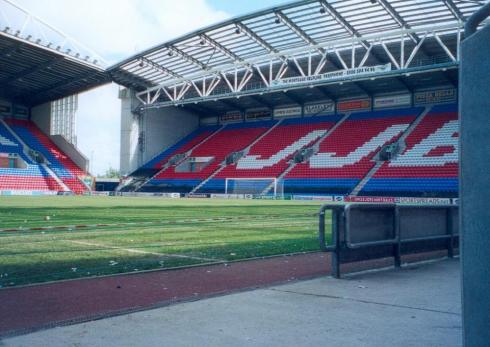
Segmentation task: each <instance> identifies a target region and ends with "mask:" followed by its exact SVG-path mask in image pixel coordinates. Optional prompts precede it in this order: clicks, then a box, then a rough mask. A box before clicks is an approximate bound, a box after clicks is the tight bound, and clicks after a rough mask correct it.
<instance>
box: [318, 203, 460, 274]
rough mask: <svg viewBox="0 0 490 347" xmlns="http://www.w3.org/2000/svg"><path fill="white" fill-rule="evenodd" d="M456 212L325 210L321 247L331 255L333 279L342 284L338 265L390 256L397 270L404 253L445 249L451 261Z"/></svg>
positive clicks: (374, 207)
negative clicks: (329, 231)
mask: <svg viewBox="0 0 490 347" xmlns="http://www.w3.org/2000/svg"><path fill="white" fill-rule="evenodd" d="M327 211H330V213H331V241H330V242H327V237H326V229H327V228H326V218H325V215H326V213H327ZM457 220H458V207H457V206H452V205H451V206H450V205H444V206H414V205H394V204H379V205H368V204H350V205H346V206H340V205H333V204H327V205H323V206H322V208H321V209H320V213H319V241H320V248H321V250H322V251H324V252H332V260H331V266H332V275H333V276H334V277H336V278H340V265H341V264H342V263H348V262H353V261H363V260H369V259H376V258H385V257H389V256H392V257H393V258H394V264H395V266H396V267H400V266H401V256H402V251H403V252H404V253H413V252H421V251H431V250H436V249H437V250H440V249H442V248H444V249H447V252H448V257H453V256H454V245H455V241H456V240H457V239H458V229H457V228H458V223H457Z"/></svg>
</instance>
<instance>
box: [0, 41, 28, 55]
mask: <svg viewBox="0 0 490 347" xmlns="http://www.w3.org/2000/svg"><path fill="white" fill-rule="evenodd" d="M23 45H24V44H23V43H20V42H19V43H16V44H14V45H12V46H10V47H7V48H4V49H2V50H0V58H3V57H6V56H9V55H10V54H12V53H14V52H16V51H17V50H18V49H20V48H21V47H22V46H23Z"/></svg>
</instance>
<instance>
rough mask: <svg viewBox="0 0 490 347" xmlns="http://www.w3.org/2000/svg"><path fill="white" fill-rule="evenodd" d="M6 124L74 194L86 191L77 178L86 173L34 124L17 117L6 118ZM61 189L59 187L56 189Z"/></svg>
mask: <svg viewBox="0 0 490 347" xmlns="http://www.w3.org/2000/svg"><path fill="white" fill-rule="evenodd" d="M6 122H7V124H8V125H9V126H10V127H11V128H12V129H13V130H14V131H15V133H16V134H17V135H18V136H19V137H20V138H21V139H22V140H23V141H24V142H25V143H26V145H27V146H29V147H30V148H31V149H33V150H35V151H38V152H39V153H41V154H42V155H43V156H44V157H45V158H46V160H47V161H48V167H49V168H50V169H51V170H52V171H53V172H54V173H55V174H56V175H57V176H58V177H59V179H60V180H61V181H62V182H63V183H64V184H65V185H66V186H67V187H68V188H69V189H70V190H71V191H72V192H73V193H75V194H81V193H83V192H85V191H87V190H88V189H87V187H86V186H85V185H84V184H83V183H82V182H81V181H80V180H79V179H78V177H80V176H84V175H86V173H85V172H84V171H83V170H81V169H80V168H79V167H78V166H77V165H76V164H75V163H74V162H73V161H72V160H71V159H70V158H69V157H68V156H67V155H66V154H64V153H63V152H62V151H61V150H60V149H59V148H58V147H57V146H56V145H55V144H54V143H53V142H52V141H51V140H50V139H49V137H48V136H46V135H45V134H44V133H43V132H42V131H41V130H40V129H39V128H38V127H37V126H36V125H34V124H33V123H32V122H29V121H25V120H18V119H7V120H6ZM58 190H61V189H58Z"/></svg>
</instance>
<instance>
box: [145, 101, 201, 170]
mask: <svg viewBox="0 0 490 347" xmlns="http://www.w3.org/2000/svg"><path fill="white" fill-rule="evenodd" d="M143 124H144V134H145V135H144V136H145V141H144V144H145V146H144V148H145V150H144V152H143V163H142V164H144V163H146V162H147V161H149V160H151V159H152V158H153V157H155V156H156V155H157V154H159V153H160V152H162V150H163V149H166V148H168V147H170V146H171V145H173V144H175V143H176V142H177V141H179V140H180V139H182V138H183V137H184V136H186V135H188V134H189V133H191V132H192V131H194V130H196V129H197V128H198V126H199V117H198V116H197V115H195V114H193V113H191V112H189V111H186V110H183V109H182V108H178V107H166V108H161V109H155V110H148V111H146V112H145V114H144V115H143Z"/></svg>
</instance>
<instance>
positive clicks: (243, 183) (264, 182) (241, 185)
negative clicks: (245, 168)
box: [225, 177, 284, 197]
mask: <svg viewBox="0 0 490 347" xmlns="http://www.w3.org/2000/svg"><path fill="white" fill-rule="evenodd" d="M281 182H282V181H281V180H278V179H277V178H275V177H253V178H227V179H226V181H225V194H253V195H261V194H263V193H264V192H265V191H266V190H267V194H270V195H273V196H275V197H277V196H282V195H283V192H284V189H283V187H282V184H281Z"/></svg>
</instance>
